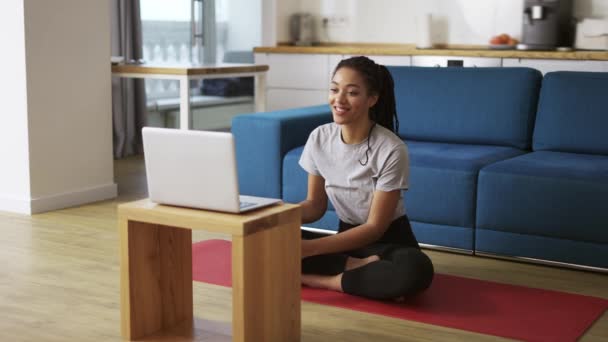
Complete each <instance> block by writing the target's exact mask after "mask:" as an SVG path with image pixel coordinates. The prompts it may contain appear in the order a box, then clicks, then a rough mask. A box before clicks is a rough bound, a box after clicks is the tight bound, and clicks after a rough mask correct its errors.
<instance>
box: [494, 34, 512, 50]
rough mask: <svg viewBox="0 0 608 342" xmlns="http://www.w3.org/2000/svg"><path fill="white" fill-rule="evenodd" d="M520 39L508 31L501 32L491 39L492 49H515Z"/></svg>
mask: <svg viewBox="0 0 608 342" xmlns="http://www.w3.org/2000/svg"><path fill="white" fill-rule="evenodd" d="M518 43H519V41H517V39H515V38H513V37H511V36H510V35H508V34H506V33H502V34H499V35H497V36H494V37H492V39H490V49H496V50H510V49H515V47H516V46H517V44H518Z"/></svg>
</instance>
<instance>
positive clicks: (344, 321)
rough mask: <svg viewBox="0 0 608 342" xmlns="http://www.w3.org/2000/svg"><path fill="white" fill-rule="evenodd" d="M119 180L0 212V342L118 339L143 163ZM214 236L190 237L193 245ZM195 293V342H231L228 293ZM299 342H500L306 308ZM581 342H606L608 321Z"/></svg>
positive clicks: (511, 276)
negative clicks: (40, 207)
mask: <svg viewBox="0 0 608 342" xmlns="http://www.w3.org/2000/svg"><path fill="white" fill-rule="evenodd" d="M115 177H116V181H117V183H118V185H119V193H120V196H119V198H118V199H116V200H114V201H106V202H101V203H95V204H91V205H86V206H82V207H79V208H71V209H65V210H59V211H55V212H50V213H45V214H39V215H34V216H25V215H17V214H10V213H0V263H1V265H2V266H0V341H118V340H120V316H119V312H120V310H119V304H120V303H119V298H120V297H119V258H118V233H117V227H116V205H117V204H118V203H121V202H125V201H131V200H134V199H139V198H142V197H145V196H146V186H145V176H144V169H143V162H142V160H141V159H139V158H129V159H123V160H119V161H116V163H115ZM217 237H218V236H214V235H211V234H204V233H199V232H195V235H194V240H202V239H206V238H217ZM428 253H429V255H430V256H431V258H432V259H433V263H434V264H435V269H436V271H437V272H440V273H445V274H454V275H461V276H466V277H472V278H478V279H485V280H493V281H498V282H502V283H509V284H518V285H526V286H532V287H539V288H545V289H553V290H559V291H566V292H572V293H578V294H585V295H591V296H598V297H603V298H607V299H608V276H607V275H605V274H597V273H589V272H582V271H573V270H565V269H558V268H551V267H546V266H537V265H530V264H522V263H514V262H508V261H502V260H494V259H489V258H481V257H472V256H466V255H458V254H451V253H442V252H433V251H429V252H428ZM194 291H195V294H194V299H195V316H197V322H196V324H197V335H196V340H203V341H206V340H208V341H229V340H230V338H229V337H226V336H224V335H225V334H228V333H229V329H230V322H229V320H230V319H231V314H230V313H231V307H230V301H231V294H230V289H227V288H223V287H218V286H213V285H206V284H201V283H195V284H194ZM471 300H474V299H471ZM302 340H303V341H348V342H358V341H361V342H363V341H366V342H367V341H374V342H381V341H495V340H504V339H499V338H496V337H492V336H487V335H480V334H475V333H470V332H466V331H460V330H455V329H448V328H442V327H438V326H433V325H427V324H421V323H416V322H408V321H404V320H398V319H392V318H387V317H383V316H376V315H370V314H364V313H359V312H355V311H349V310H344V309H338V308H332V307H327V306H322V305H317V304H311V303H306V302H305V303H303V305H302ZM582 341H608V314H604V316H603V317H602V318H601V319H600V320H599V321H598V322H597V323H596V324H595V325H594V326H593V327H592V328H591V329H590V330H589V331H588V332H587V333H586V334H585V336H584V337H583V339H582Z"/></svg>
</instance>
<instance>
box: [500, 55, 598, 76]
mask: <svg viewBox="0 0 608 342" xmlns="http://www.w3.org/2000/svg"><path fill="white" fill-rule="evenodd" d="M502 65H503V66H504V67H528V68H534V69H536V70H539V71H540V72H542V73H543V75H544V74H546V73H548V72H552V71H604V72H606V71H608V61H588V60H582V61H581V60H563V59H525V58H504V59H503V62H502Z"/></svg>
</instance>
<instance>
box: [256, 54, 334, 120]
mask: <svg viewBox="0 0 608 342" xmlns="http://www.w3.org/2000/svg"><path fill="white" fill-rule="evenodd" d="M329 58H330V55H327V54H280V53H276V54H275V53H256V54H255V55H254V59H255V63H256V64H267V65H269V66H270V68H269V70H268V73H267V79H266V110H268V111H273V110H281V109H288V108H296V107H304V106H312V105H318V104H322V103H326V102H327V87H328V82H329V77H330V76H329V75H330V72H331V71H330V68H329Z"/></svg>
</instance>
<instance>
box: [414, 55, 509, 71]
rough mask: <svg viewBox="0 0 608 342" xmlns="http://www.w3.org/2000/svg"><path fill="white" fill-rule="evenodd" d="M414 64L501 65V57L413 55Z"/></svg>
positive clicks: (444, 65) (428, 65)
mask: <svg viewBox="0 0 608 342" xmlns="http://www.w3.org/2000/svg"><path fill="white" fill-rule="evenodd" d="M412 66H419V67H448V66H454V67H480V68H482V67H501V66H502V59H501V58H492V57H459V56H412Z"/></svg>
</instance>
